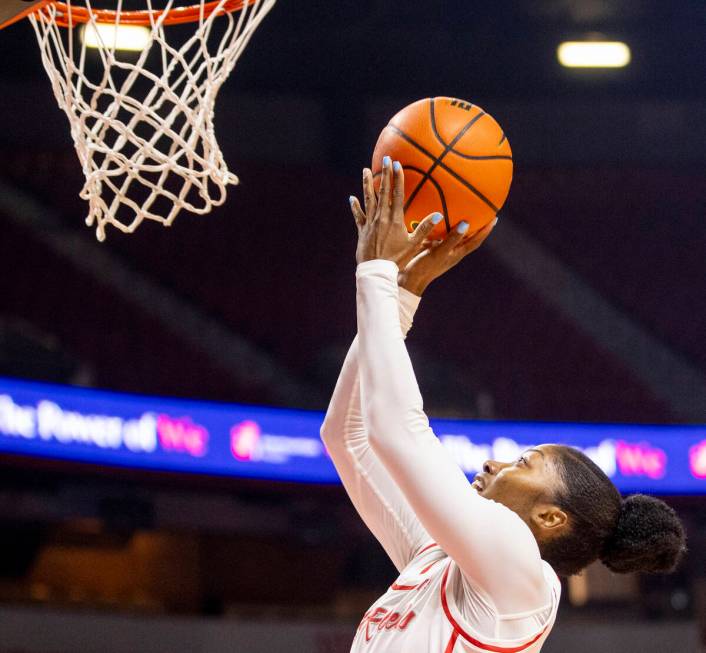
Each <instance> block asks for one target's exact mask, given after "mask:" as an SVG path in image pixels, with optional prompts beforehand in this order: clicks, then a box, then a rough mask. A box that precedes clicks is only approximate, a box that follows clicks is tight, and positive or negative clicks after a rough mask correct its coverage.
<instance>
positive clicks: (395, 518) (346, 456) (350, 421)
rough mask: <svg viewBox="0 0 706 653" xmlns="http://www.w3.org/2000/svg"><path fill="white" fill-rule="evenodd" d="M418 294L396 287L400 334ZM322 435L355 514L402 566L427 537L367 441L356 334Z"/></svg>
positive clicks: (408, 324) (407, 326) (409, 321)
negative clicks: (398, 293)
mask: <svg viewBox="0 0 706 653" xmlns="http://www.w3.org/2000/svg"><path fill="white" fill-rule="evenodd" d="M419 300H420V298H419V297H418V296H416V295H413V294H412V293H410V292H408V291H405V290H401V292H400V302H399V320H400V323H401V325H402V331H403V334H406V333H407V332H408V331H409V329H410V327H411V326H412V319H413V317H414V313H415V311H416V309H417V306H418V305H419ZM321 438H322V440H323V441H324V444H325V445H326V449H327V450H328V452H329V454H330V455H331V460H332V461H333V463H334V465H335V466H336V470H337V471H338V475H339V476H340V478H341V482H342V483H343V486H344V487H345V488H346V492H347V493H348V496H349V497H350V499H351V502H352V503H353V505H354V506H355V509H356V510H357V511H358V514H359V515H360V516H361V518H362V519H363V521H364V522H365V524H366V526H367V527H368V528H369V529H370V531H371V532H372V533H373V535H374V536H375V537H376V538H377V540H378V541H379V542H380V544H381V545H382V547H383V548H384V549H385V551H386V552H387V555H388V556H389V557H390V559H391V560H392V562H393V564H394V565H395V566H396V567H397V569H398V570H400V571H401V570H402V569H403V568H404V567H405V566H407V564H408V563H409V561H410V560H411V559H412V558H413V557H414V555H415V553H416V552H417V551H418V550H419V549H420V548H422V547H423V546H424V545H425V544H427V543H428V542H429V541H430V537H429V535H428V534H427V532H426V531H425V530H424V527H423V526H422V525H421V524H420V522H419V520H418V519H417V517H416V515H415V514H414V512H413V511H412V509H411V508H410V506H409V504H408V503H407V500H406V499H405V498H404V495H403V494H402V492H401V491H400V489H399V488H398V487H397V484H396V483H395V482H394V481H393V480H392V477H391V476H390V474H389V472H388V471H387V470H386V469H385V467H384V465H383V464H382V463H381V462H380V460H379V459H378V457H377V455H376V454H375V452H374V451H373V450H372V449H371V447H370V442H369V439H368V432H367V430H366V428H365V424H364V422H363V415H362V413H361V407H360V381H359V376H358V337H357V336H356V338H355V339H354V340H353V344H352V345H351V347H350V349H349V350H348V354H347V355H346V359H345V361H344V363H343V367H342V369H341V373H340V375H339V377H338V381H337V383H336V387H335V389H334V392H333V396H332V397H331V402H330V404H329V407H328V411H327V412H326V417H325V419H324V422H323V424H322V426H321Z"/></svg>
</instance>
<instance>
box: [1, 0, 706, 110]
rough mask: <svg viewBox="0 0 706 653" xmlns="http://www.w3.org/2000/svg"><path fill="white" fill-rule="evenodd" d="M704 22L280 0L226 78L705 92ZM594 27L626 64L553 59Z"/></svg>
mask: <svg viewBox="0 0 706 653" xmlns="http://www.w3.org/2000/svg"><path fill="white" fill-rule="evenodd" d="M103 4H104V5H105V6H110V5H111V4H114V3H111V2H107V1H106V2H104V3H103ZM177 4H179V3H177ZM126 6H128V7H144V2H142V1H141V0H133V1H132V2H130V3H126ZM178 29H182V28H178ZM184 29H188V28H184ZM31 32H32V30H31V28H30V26H29V24H27V23H26V22H24V23H23V24H19V25H15V26H13V27H11V28H9V29H7V30H5V31H3V32H2V33H0V80H2V81H3V82H5V83H7V82H10V81H11V80H12V79H18V78H21V79H27V78H28V77H29V78H31V77H36V76H43V75H44V72H43V71H42V67H41V62H40V59H39V54H38V48H37V45H36V43H35V42H34V37H33V35H32V33H31ZM705 34H706V5H705V4H704V2H703V1H702V0H675V1H674V2H661V1H660V0H521V1H517V2H515V1H513V2H508V1H500V2H493V3H489V2H477V1H476V2H473V1H470V0H444V1H443V2H429V1H423V0H406V1H405V2H404V3H399V2H390V1H389V0H335V1H331V0H280V1H279V2H278V4H277V5H276V6H275V8H274V10H273V11H272V12H271V14H270V16H268V18H267V20H265V21H264V22H263V24H262V26H261V27H260V29H259V31H258V32H257V34H256V35H255V37H254V38H253V41H252V43H251V44H250V46H249V50H248V52H246V54H245V56H244V57H243V59H242V60H241V62H240V63H239V64H238V71H237V74H236V75H235V78H236V80H237V81H235V82H234V83H233V82H230V83H229V85H230V84H234V85H233V86H231V87H230V88H231V89H233V88H235V89H237V90H240V91H247V92H258V93H260V92H267V91H272V92H281V91H292V90H296V91H297V92H299V93H303V94H308V95H326V96H336V95H340V96H342V97H345V98H347V99H349V98H350V97H351V94H354V93H360V94H365V95H387V96H389V95H393V96H410V97H415V96H416V95H417V93H416V92H415V89H418V88H419V87H420V86H421V87H424V88H425V89H434V88H437V89H438V92H439V93H443V94H455V93H457V94H459V95H462V93H461V92H462V91H465V92H466V95H469V92H468V89H469V86H473V88H474V89H475V88H476V87H477V88H478V90H477V91H473V92H472V93H470V95H472V96H474V97H477V96H483V97H495V98H507V99H515V98H517V99H520V98H543V99H544V98H547V97H564V96H569V97H575V96H581V95H589V94H590V95H591V97H596V93H598V94H599V96H600V95H601V94H604V93H605V94H607V95H610V96H613V97H625V96H627V97H649V98H659V97H669V98H681V99H689V98H694V99H697V98H702V97H704V96H705V95H706V84H705V83H704V81H705V80H706V38H705V37H704V36H705ZM594 35H601V36H600V37H604V38H608V39H620V40H624V41H625V42H627V43H628V44H629V45H630V47H631V49H632V52H633V62H632V64H631V65H630V66H628V67H627V68H626V69H622V70H617V71H612V72H611V71H609V72H606V71H603V72H602V73H600V74H596V73H591V72H586V71H583V72H580V73H577V72H576V71H566V70H564V69H562V68H561V67H560V66H559V64H558V63H557V60H556V47H557V45H558V44H559V42H561V41H563V40H567V39H577V38H578V39H581V38H586V37H587V36H594ZM600 37H599V38H600Z"/></svg>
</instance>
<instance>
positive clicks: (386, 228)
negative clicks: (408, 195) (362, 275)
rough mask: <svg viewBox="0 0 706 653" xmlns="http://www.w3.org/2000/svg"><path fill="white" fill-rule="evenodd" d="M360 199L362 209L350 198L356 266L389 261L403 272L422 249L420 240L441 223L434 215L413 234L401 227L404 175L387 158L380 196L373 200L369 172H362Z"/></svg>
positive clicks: (422, 244)
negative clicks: (353, 222) (355, 237)
mask: <svg viewBox="0 0 706 653" xmlns="http://www.w3.org/2000/svg"><path fill="white" fill-rule="evenodd" d="M363 200H364V204H365V210H363V209H362V208H361V206H360V202H359V201H358V200H357V199H356V198H355V197H351V198H350V203H351V211H352V212H353V217H354V218H355V223H356V225H357V227H358V247H357V249H356V260H357V262H358V263H363V262H364V261H371V260H373V259H386V260H388V261H393V262H394V263H396V264H397V266H398V267H399V268H400V270H401V269H403V268H404V267H405V266H406V265H407V264H408V263H409V262H410V261H411V260H412V259H413V258H414V257H415V256H417V254H419V253H420V252H421V251H422V249H423V248H424V241H425V239H426V237H427V236H428V235H429V233H430V232H431V230H432V229H433V227H434V225H435V224H438V223H439V222H440V221H441V220H442V216H441V214H439V213H434V214H432V215H430V216H427V217H426V218H424V220H422V221H421V222H420V223H419V225H418V226H417V228H416V229H415V230H414V232H413V233H411V234H410V233H408V232H407V227H405V224H404V172H403V171H402V166H401V165H400V164H399V163H398V162H395V163H394V165H393V164H392V161H391V160H390V157H389V156H386V157H385V158H384V159H383V163H382V173H381V179H380V194H379V196H377V197H376V195H375V189H374V188H373V175H372V172H371V171H370V170H369V169H368V168H365V170H363Z"/></svg>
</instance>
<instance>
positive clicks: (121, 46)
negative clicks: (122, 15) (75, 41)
mask: <svg viewBox="0 0 706 653" xmlns="http://www.w3.org/2000/svg"><path fill="white" fill-rule="evenodd" d="M82 34H83V40H84V42H85V44H86V47H89V48H100V47H108V48H110V47H112V46H113V44H115V49H116V50H127V51H132V52H140V51H142V50H144V49H145V47H146V46H147V44H148V43H149V40H150V30H149V28H148V27H145V26H143V25H117V26H116V25H114V24H113V23H110V24H108V23H98V24H95V25H94V24H93V23H88V24H87V25H86V26H85V28H84V29H83V32H82Z"/></svg>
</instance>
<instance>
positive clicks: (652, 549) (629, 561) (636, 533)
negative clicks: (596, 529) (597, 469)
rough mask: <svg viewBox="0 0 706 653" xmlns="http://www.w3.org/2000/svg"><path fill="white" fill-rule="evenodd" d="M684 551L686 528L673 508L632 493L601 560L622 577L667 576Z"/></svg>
mask: <svg viewBox="0 0 706 653" xmlns="http://www.w3.org/2000/svg"><path fill="white" fill-rule="evenodd" d="M685 552H686V536H685V534H684V528H683V526H682V524H681V521H680V520H679V517H677V514H676V512H674V509H673V508H671V507H670V506H668V505H667V504H666V503H665V502H664V501H662V500H660V499H656V498H655V497H649V496H647V495H645V494H633V495H631V496H629V497H628V498H627V499H625V500H624V501H623V502H622V504H621V509H620V516H619V517H618V523H617V525H616V527H615V530H614V531H613V533H612V534H611V536H610V537H609V538H608V540H607V541H606V542H605V544H604V545H603V549H602V551H601V555H600V559H601V562H603V564H604V565H606V567H608V569H610V570H611V571H614V572H616V573H619V574H627V573H630V572H636V571H639V572H648V573H658V572H661V573H668V572H670V571H673V570H674V568H675V567H676V566H677V564H678V563H679V560H680V559H681V557H682V555H683V554H684V553H685Z"/></svg>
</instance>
